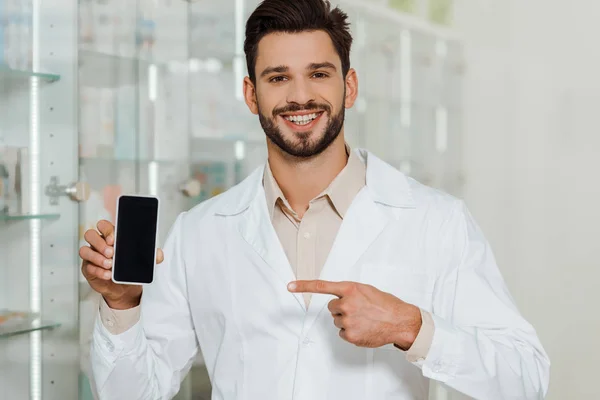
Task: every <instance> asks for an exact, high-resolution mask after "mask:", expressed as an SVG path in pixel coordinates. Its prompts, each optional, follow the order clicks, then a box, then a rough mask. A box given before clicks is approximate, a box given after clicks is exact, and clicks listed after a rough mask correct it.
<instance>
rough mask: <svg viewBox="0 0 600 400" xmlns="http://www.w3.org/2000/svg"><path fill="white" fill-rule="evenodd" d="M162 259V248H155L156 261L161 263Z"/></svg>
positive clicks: (163, 259)
mask: <svg viewBox="0 0 600 400" xmlns="http://www.w3.org/2000/svg"><path fill="white" fill-rule="evenodd" d="M163 261H165V254H164V253H163V251H162V249H157V250H156V263H157V264H161V263H162V262H163Z"/></svg>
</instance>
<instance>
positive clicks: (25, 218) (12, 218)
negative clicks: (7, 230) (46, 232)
mask: <svg viewBox="0 0 600 400" xmlns="http://www.w3.org/2000/svg"><path fill="white" fill-rule="evenodd" d="M59 218H60V214H36V215H10V214H8V215H7V214H0V222H11V221H30V220H35V219H39V220H45V221H52V220H57V219H59Z"/></svg>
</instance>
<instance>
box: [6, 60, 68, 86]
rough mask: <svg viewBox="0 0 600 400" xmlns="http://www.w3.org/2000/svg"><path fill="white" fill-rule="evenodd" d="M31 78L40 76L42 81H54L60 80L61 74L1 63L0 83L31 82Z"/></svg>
mask: <svg viewBox="0 0 600 400" xmlns="http://www.w3.org/2000/svg"><path fill="white" fill-rule="evenodd" d="M30 78H38V79H39V81H40V82H41V83H53V82H56V81H58V80H60V75H56V74H50V73H45V72H36V71H29V70H20V69H14V68H11V67H9V66H8V65H5V64H0V82H1V83H0V84H1V85H2V86H3V87H4V86H6V84H7V83H29V81H30Z"/></svg>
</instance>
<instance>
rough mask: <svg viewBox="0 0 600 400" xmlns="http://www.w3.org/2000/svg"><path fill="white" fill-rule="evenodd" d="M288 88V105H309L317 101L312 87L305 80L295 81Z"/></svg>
mask: <svg viewBox="0 0 600 400" xmlns="http://www.w3.org/2000/svg"><path fill="white" fill-rule="evenodd" d="M288 87H289V92H288V95H287V99H286V100H287V102H288V103H296V104H307V103H309V102H311V101H315V95H314V93H313V91H312V88H311V85H310V84H309V83H308V82H306V81H305V80H303V79H294V80H293V81H292V84H291V85H289V86H288Z"/></svg>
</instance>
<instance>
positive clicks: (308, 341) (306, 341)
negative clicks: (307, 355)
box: [302, 337, 313, 347]
mask: <svg viewBox="0 0 600 400" xmlns="http://www.w3.org/2000/svg"><path fill="white" fill-rule="evenodd" d="M312 343H313V342H312V340H310V339H309V338H308V337H305V338H304V340H303V341H302V346H304V347H310V346H311V345H312Z"/></svg>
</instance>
